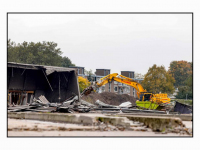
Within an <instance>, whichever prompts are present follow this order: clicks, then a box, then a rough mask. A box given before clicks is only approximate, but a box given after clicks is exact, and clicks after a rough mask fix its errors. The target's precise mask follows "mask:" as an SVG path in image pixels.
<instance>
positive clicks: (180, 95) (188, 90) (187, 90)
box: [176, 86, 193, 99]
mask: <svg viewBox="0 0 200 150" xmlns="http://www.w3.org/2000/svg"><path fill="white" fill-rule="evenodd" d="M178 90H179V92H178V94H177V95H176V98H178V99H186V94H187V99H193V94H192V88H190V87H189V86H180V87H179V88H178Z"/></svg>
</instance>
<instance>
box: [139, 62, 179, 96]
mask: <svg viewBox="0 0 200 150" xmlns="http://www.w3.org/2000/svg"><path fill="white" fill-rule="evenodd" d="M174 83H175V80H174V78H173V77H172V75H171V74H170V73H169V72H167V71H166V70H165V67H163V66H160V67H159V66H156V65H153V66H152V67H151V68H149V70H148V72H147V73H146V74H145V77H144V80H143V81H142V86H143V88H144V89H146V90H147V91H148V92H152V93H160V92H161V93H173V91H174Z"/></svg>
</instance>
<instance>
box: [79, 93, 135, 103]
mask: <svg viewBox="0 0 200 150" xmlns="http://www.w3.org/2000/svg"><path fill="white" fill-rule="evenodd" d="M81 99H83V100H85V101H87V102H90V103H92V104H95V102H96V100H100V101H102V102H103V103H106V104H109V105H117V106H118V105H120V104H121V103H123V102H127V101H129V102H131V103H132V104H135V102H136V98H134V97H133V96H129V95H128V94H115V93H112V92H103V93H91V94H89V95H87V96H85V95H83V96H82V98H81Z"/></svg>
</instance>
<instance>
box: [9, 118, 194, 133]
mask: <svg viewBox="0 0 200 150" xmlns="http://www.w3.org/2000/svg"><path fill="white" fill-rule="evenodd" d="M185 124H186V126H189V127H190V126H191V125H192V122H189V121H187V122H186V121H185ZM63 127H67V128H69V129H71V130H69V131H66V130H63ZM91 128H94V127H92V126H82V125H77V124H69V123H54V122H45V121H37V120H20V119H10V118H8V134H7V136H8V137H19V136H29V137H31V136H35V137H39V136H57V137H59V136H63V137H67V136H69V137H72V136H78V137H81V136H83V137H87V136H92V137H94V136H98V137H107V136H108V137H110V136H111V137H114V136H118V137H122V136H125V137H134V136H178V137H179V136H187V137H191V136H188V135H187V134H179V133H166V134H162V133H159V132H158V133H157V132H153V131H152V130H151V129H148V130H147V131H98V130H97V131H96V130H94V131H88V129H91Z"/></svg>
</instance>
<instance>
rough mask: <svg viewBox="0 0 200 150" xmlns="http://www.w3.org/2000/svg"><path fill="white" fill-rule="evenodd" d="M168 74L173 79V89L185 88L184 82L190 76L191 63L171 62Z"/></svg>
mask: <svg viewBox="0 0 200 150" xmlns="http://www.w3.org/2000/svg"><path fill="white" fill-rule="evenodd" d="M169 73H170V74H171V75H172V76H173V77H174V78H175V80H176V82H175V84H174V86H175V87H180V86H185V82H186V80H187V79H188V78H189V77H191V75H192V63H191V62H187V61H183V60H182V61H173V62H171V63H170V67H169Z"/></svg>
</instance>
